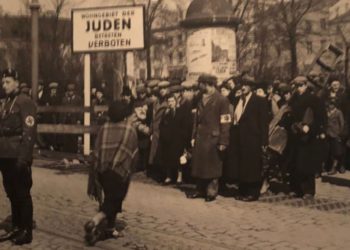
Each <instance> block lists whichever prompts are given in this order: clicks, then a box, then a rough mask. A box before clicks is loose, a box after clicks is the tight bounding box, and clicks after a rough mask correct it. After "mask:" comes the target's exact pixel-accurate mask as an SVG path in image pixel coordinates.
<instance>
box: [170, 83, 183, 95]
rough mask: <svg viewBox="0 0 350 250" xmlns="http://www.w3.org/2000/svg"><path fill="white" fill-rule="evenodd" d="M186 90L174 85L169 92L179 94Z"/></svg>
mask: <svg viewBox="0 0 350 250" xmlns="http://www.w3.org/2000/svg"><path fill="white" fill-rule="evenodd" d="M183 90H184V87H183V86H181V85H173V86H171V87H169V92H170V93H178V92H181V91H183Z"/></svg>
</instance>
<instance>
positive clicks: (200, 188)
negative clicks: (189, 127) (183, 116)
mask: <svg viewBox="0 0 350 250" xmlns="http://www.w3.org/2000/svg"><path fill="white" fill-rule="evenodd" d="M199 83H200V84H202V86H203V90H204V93H203V95H202V96H201V98H200V100H199V103H198V108H197V113H196V118H195V121H194V126H193V127H194V131H193V136H192V138H193V140H194V141H193V146H194V148H193V158H192V176H193V177H194V178H196V180H197V188H196V192H195V193H193V194H189V195H188V198H192V199H193V198H200V197H203V198H205V200H206V201H207V202H210V201H213V200H215V198H216V196H217V193H218V188H219V183H218V179H219V178H220V177H221V175H222V156H223V154H224V151H225V150H226V148H227V146H228V144H229V129H230V123H231V116H230V110H229V101H228V99H227V98H225V97H223V96H222V95H221V94H220V93H219V92H218V91H217V90H216V83H217V78H216V77H215V76H213V75H209V74H204V75H201V76H200V77H199Z"/></svg>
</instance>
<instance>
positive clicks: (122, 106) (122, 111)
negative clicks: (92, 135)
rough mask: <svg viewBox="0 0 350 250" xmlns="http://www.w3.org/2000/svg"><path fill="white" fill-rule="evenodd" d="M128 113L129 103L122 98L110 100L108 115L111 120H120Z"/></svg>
mask: <svg viewBox="0 0 350 250" xmlns="http://www.w3.org/2000/svg"><path fill="white" fill-rule="evenodd" d="M129 114H130V108H129V104H128V103H127V102H125V101H123V100H117V101H114V102H112V103H111V104H110V105H109V107H108V116H109V118H110V119H111V121H112V122H120V121H122V120H124V119H125V118H126V117H128V115H129Z"/></svg>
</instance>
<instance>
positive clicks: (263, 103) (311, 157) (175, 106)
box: [0, 69, 350, 245]
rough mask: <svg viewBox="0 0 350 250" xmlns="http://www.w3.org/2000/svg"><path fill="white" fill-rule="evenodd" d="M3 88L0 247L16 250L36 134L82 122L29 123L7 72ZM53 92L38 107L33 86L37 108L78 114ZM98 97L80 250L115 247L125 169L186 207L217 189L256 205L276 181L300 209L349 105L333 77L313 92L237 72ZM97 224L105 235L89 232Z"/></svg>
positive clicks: (23, 94)
mask: <svg viewBox="0 0 350 250" xmlns="http://www.w3.org/2000/svg"><path fill="white" fill-rule="evenodd" d="M3 88H4V90H5V92H6V98H5V99H4V102H3V105H2V106H1V114H2V116H1V119H0V122H1V123H0V125H1V126H0V132H1V136H0V139H1V140H2V143H1V146H3V147H4V149H3V150H1V152H2V154H3V155H1V156H0V160H1V166H0V167H1V168H0V170H1V172H2V175H3V178H4V187H5V190H6V193H7V196H8V197H9V199H10V201H11V208H12V224H13V230H12V231H10V232H8V233H6V234H4V235H2V236H0V241H5V240H9V239H11V240H13V242H15V244H18V245H21V244H27V243H30V242H31V241H32V202H31V197H30V189H31V185H32V179H31V171H30V166H31V164H32V159H33V158H32V157H33V156H32V152H33V146H34V142H35V138H36V133H35V131H36V124H37V123H39V122H44V123H50V122H51V123H63V124H80V123H81V121H82V117H81V115H80V114H79V113H69V112H66V113H63V114H60V113H49V114H48V115H41V116H37V115H36V107H35V104H34V102H33V101H32V100H31V99H30V98H29V97H28V96H27V95H28V94H29V92H28V89H27V88H26V86H24V85H23V84H21V85H20V84H19V81H18V74H17V72H16V71H14V70H11V69H9V70H6V71H4V72H3ZM57 88H58V83H55V82H53V83H50V84H49V90H50V91H49V95H48V96H47V97H46V98H43V96H45V95H43V94H40V92H41V91H42V87H40V88H39V94H38V99H39V101H38V102H39V105H44V106H57V105H67V106H80V105H82V99H81V97H80V96H79V95H77V94H76V91H75V85H74V84H68V85H67V91H66V93H65V95H64V97H63V98H62V99H61V98H59V97H58V95H57ZM108 94H109V92H108V91H106V92H103V91H102V90H100V89H98V90H96V91H92V97H91V98H92V103H93V105H108V107H109V108H108V111H106V112H100V113H96V114H95V116H94V122H95V123H96V124H97V125H100V130H99V132H98V134H97V136H96V138H94V140H93V141H94V142H95V143H94V144H95V146H94V147H93V151H92V154H91V157H90V160H89V162H90V164H89V166H90V167H89V181H88V194H89V195H90V196H91V197H93V198H95V199H96V200H98V201H99V203H100V211H99V212H98V213H97V214H96V215H95V216H94V217H93V218H92V219H91V220H89V221H88V222H87V223H86V224H85V231H86V238H85V239H86V241H87V243H89V244H94V242H96V239H100V238H101V237H107V238H109V237H118V232H117V231H116V230H115V228H114V224H115V218H116V215H117V213H120V212H121V211H122V203H123V200H124V198H125V196H126V194H127V191H128V186H129V183H130V179H131V175H132V173H133V172H135V171H145V172H146V173H147V176H148V177H150V178H154V179H155V180H157V181H159V182H160V183H162V184H163V185H171V184H178V185H180V186H181V184H182V183H183V182H189V183H195V184H196V189H195V191H194V192H190V193H187V194H186V195H187V198H189V199H195V198H203V199H205V201H206V202H211V201H214V200H215V199H216V197H217V195H218V194H220V193H225V192H226V191H227V190H229V189H230V190H231V189H234V190H235V192H233V193H231V194H232V196H233V197H234V198H235V199H237V200H240V201H244V202H250V201H256V200H258V199H259V197H260V195H261V194H262V193H265V192H267V191H269V190H271V188H269V186H270V187H271V186H272V183H273V182H274V181H276V180H277V181H279V182H280V183H281V184H284V186H286V187H287V189H286V192H288V194H289V195H290V196H293V197H299V198H302V199H306V200H308V199H312V198H313V197H314V195H315V192H316V187H315V178H317V177H318V176H320V175H321V174H328V175H333V174H336V173H337V172H339V173H344V172H345V171H346V168H345V166H346V165H347V163H348V158H350V157H349V155H350V154H349V148H350V140H349V133H348V132H349V124H350V123H349V119H350V116H349V115H350V109H349V108H350V96H349V95H348V94H347V92H346V88H345V86H343V85H342V84H341V83H340V81H338V80H335V79H334V80H331V81H329V83H327V84H322V82H321V81H317V80H315V78H311V77H304V76H299V77H296V78H295V79H293V81H291V82H290V83H283V82H280V81H274V82H273V83H272V84H270V85H267V86H263V85H262V84H259V83H257V82H256V81H255V80H254V79H253V78H252V77H249V76H248V74H241V75H240V76H237V77H233V78H230V79H228V80H226V81H224V82H218V79H217V77H216V76H214V75H210V74H202V75H200V76H199V77H198V80H197V81H184V82H179V81H175V80H174V81H164V80H162V81H161V80H150V81H148V82H147V83H144V84H143V83H141V84H139V85H137V86H136V88H135V89H131V88H129V87H128V86H124V87H123V91H122V95H121V98H120V99H118V100H116V101H115V100H111V98H110V97H109V98H107V96H108ZM104 95H105V96H106V98H104ZM55 136H59V135H47V136H44V138H43V139H44V140H45V141H46V143H48V145H50V146H51V147H53V150H56V148H55V147H56V146H57V145H59V144H57V142H59V141H60V140H57V138H55ZM18 138H22V139H21V140H18ZM73 140H74V142H73ZM75 140H76V137H74V136H73V135H72V136H64V140H63V141H62V142H61V143H62V144H63V145H65V143H66V145H65V146H64V149H65V150H67V149H69V150H71V151H72V152H76V150H77V149H76V146H77V143H76V142H77V141H75ZM11 143H12V144H11ZM13 143H15V144H13ZM7 145H9V146H7ZM11 145H12V147H11ZM13 145H18V146H15V147H13ZM74 147H75V148H74ZM11 166H15V167H13V168H11ZM16 171H20V172H21V173H22V172H23V178H24V180H23V182H22V181H21V182H18V178H19V176H18V172H16ZM21 176H22V175H21ZM21 178H22V177H21ZM23 204H24V205H23ZM17 214H23V216H22V217H18V216H17ZM24 215H25V216H24ZM101 223H105V224H106V225H105V229H106V230H97V227H98V225H100V224H101ZM97 232H98V233H97ZM101 233H103V234H104V235H103V236H101V235H100V234H101Z"/></svg>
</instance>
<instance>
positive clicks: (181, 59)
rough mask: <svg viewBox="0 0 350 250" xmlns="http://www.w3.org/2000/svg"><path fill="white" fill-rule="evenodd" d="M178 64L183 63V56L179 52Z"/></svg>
mask: <svg viewBox="0 0 350 250" xmlns="http://www.w3.org/2000/svg"><path fill="white" fill-rule="evenodd" d="M178 56H179V62H183V60H184V55H183V53H182V52H181V51H180V52H179V55H178Z"/></svg>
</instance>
